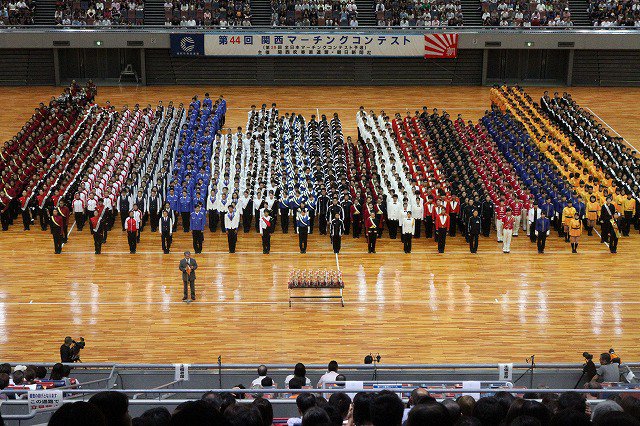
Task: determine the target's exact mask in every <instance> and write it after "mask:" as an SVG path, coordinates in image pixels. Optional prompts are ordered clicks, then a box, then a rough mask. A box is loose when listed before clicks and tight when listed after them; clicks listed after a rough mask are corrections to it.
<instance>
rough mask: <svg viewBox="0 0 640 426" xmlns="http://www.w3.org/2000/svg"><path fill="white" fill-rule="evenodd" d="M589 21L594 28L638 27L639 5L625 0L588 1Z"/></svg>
mask: <svg viewBox="0 0 640 426" xmlns="http://www.w3.org/2000/svg"><path fill="white" fill-rule="evenodd" d="M588 11H589V19H590V20H591V23H592V24H593V25H594V26H596V27H620V26H624V27H640V4H638V3H637V2H635V1H626V0H612V1H604V0H590V1H589V9H588Z"/></svg>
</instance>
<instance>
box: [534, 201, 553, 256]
mask: <svg viewBox="0 0 640 426" xmlns="http://www.w3.org/2000/svg"><path fill="white" fill-rule="evenodd" d="M550 231H551V222H550V221H549V219H548V218H547V217H546V215H545V213H544V210H543V211H541V212H540V217H539V218H538V219H536V223H535V235H536V242H537V244H538V253H544V246H545V244H546V242H547V236H548V235H549V232H550Z"/></svg>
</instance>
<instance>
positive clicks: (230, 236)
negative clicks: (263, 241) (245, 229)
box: [224, 204, 240, 253]
mask: <svg viewBox="0 0 640 426" xmlns="http://www.w3.org/2000/svg"><path fill="white" fill-rule="evenodd" d="M238 226H240V214H238V213H236V211H235V208H234V206H233V204H232V205H230V206H229V213H227V214H225V215H224V227H225V229H226V231H227V242H228V243H229V253H235V252H236V243H237V242H238Z"/></svg>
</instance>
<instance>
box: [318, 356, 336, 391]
mask: <svg viewBox="0 0 640 426" xmlns="http://www.w3.org/2000/svg"><path fill="white" fill-rule="evenodd" d="M336 377H338V362H337V361H331V362H329V365H328V366H327V372H326V373H324V374H323V375H322V377H320V380H318V386H317V388H318V389H323V388H324V384H325V383H326V382H335V381H336Z"/></svg>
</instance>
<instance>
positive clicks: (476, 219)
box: [467, 210, 482, 253]
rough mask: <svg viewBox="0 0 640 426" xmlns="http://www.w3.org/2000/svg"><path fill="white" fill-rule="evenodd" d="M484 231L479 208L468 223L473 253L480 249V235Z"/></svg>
mask: <svg viewBox="0 0 640 426" xmlns="http://www.w3.org/2000/svg"><path fill="white" fill-rule="evenodd" d="M481 231H482V218H481V217H480V215H479V214H478V210H474V211H473V213H472V214H471V217H470V218H469V221H468V223H467V236H468V238H469V250H470V251H471V253H476V252H477V251H478V237H479V236H480V232H481Z"/></svg>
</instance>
